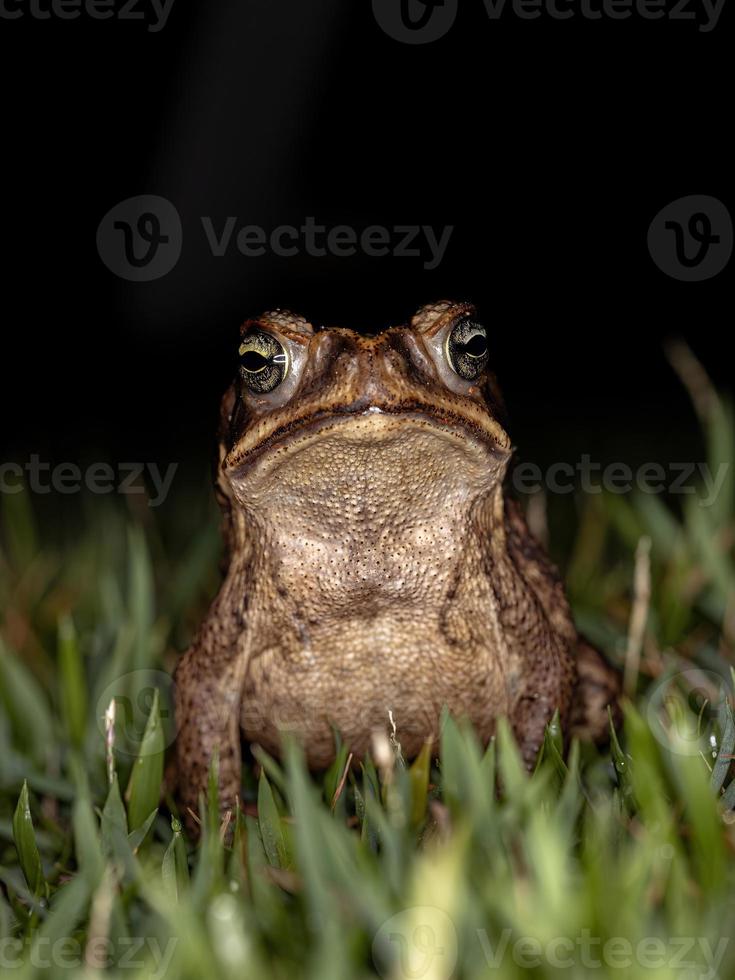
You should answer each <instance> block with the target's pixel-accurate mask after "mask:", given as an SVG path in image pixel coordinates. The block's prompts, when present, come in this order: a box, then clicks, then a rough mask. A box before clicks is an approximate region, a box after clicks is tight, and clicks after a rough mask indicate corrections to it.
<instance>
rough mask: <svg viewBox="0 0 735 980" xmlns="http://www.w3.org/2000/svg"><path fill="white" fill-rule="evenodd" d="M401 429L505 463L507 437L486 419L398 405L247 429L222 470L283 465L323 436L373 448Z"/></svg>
mask: <svg viewBox="0 0 735 980" xmlns="http://www.w3.org/2000/svg"><path fill="white" fill-rule="evenodd" d="M404 429H405V430H406V431H409V430H410V431H412V432H416V430H424V431H425V432H426V433H427V435H428V436H430V437H432V438H433V439H438V440H441V439H443V440H445V441H446V442H448V443H452V444H454V445H455V446H456V445H457V443H464V444H465V445H466V447H467V450H468V451H469V452H471V453H472V454H473V455H478V454H480V455H482V456H485V457H486V459H487V460H488V462H490V461H493V462H495V463H496V464H497V463H498V462H502V461H505V460H507V459H508V458H509V456H510V454H511V445H510V440H509V438H508V435H507V433H506V432H505V430H504V429H503V428H502V427H501V426H500V425H499V424H498V423H497V422H496V421H495V420H494V419H492V418H490V417H478V418H477V419H475V418H471V417H469V416H467V415H465V414H463V413H459V412H456V413H455V412H452V411H449V410H447V409H446V408H444V407H442V408H434V407H432V406H429V405H426V404H413V403H404V404H401V405H391V406H390V407H384V406H376V405H371V406H369V407H368V408H362V407H361V408H359V409H355V410H351V409H345V410H342V411H335V410H332V409H330V410H324V411H318V412H312V413H311V414H309V415H305V416H302V417H296V418H295V419H292V420H289V421H287V422H283V423H282V424H280V425H276V426H275V427H273V428H272V429H271V430H270V431H268V432H265V433H262V432H258V431H257V429H255V430H254V431H248V432H246V433H245V434H244V435H243V436H242V437H241V438H240V439H238V440H237V441H236V442H235V443H234V444H233V446H232V447H231V449H230V450H229V452H228V453H227V455H226V457H225V459H224V461H223V464H222V465H223V468H224V469H225V470H227V471H230V472H232V471H235V472H237V473H238V474H240V475H244V474H245V473H247V472H248V471H249V470H250V469H252V468H253V467H255V466H256V465H257V464H258V463H262V462H263V461H265V460H266V459H272V460H273V461H274V462H275V461H276V460H277V459H279V458H280V460H281V461H285V458H286V457H287V456H288V455H289V454H290V451H295V450H297V449H299V448H301V449H303V448H305V447H306V446H307V445H308V444H309V443H314V442H317V441H319V440H321V439H324V438H327V437H328V436H329V435H334V436H344V437H345V438H349V439H350V440H353V441H355V442H361V443H365V444H370V443H371V442H375V443H376V444H377V443H379V442H381V441H383V440H384V439H395V438H396V436H397V435H399V434H400V432H401V431H402V430H404Z"/></svg>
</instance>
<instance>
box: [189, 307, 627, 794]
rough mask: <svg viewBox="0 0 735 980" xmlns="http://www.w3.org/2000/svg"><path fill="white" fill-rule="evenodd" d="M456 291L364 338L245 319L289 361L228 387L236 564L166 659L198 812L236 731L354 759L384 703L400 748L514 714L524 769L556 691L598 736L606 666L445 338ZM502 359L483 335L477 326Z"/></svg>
mask: <svg viewBox="0 0 735 980" xmlns="http://www.w3.org/2000/svg"><path fill="white" fill-rule="evenodd" d="M468 313H469V314H472V313H473V311H472V308H471V307H470V306H468V305H467V304H455V303H451V302H448V301H447V302H442V303H437V304H434V305H432V306H428V307H424V308H423V309H422V310H421V311H419V312H418V313H417V314H416V315H415V316H414V318H413V319H412V321H411V324H410V325H409V326H403V327H393V328H391V329H389V330H387V331H384V332H382V333H379V334H377V335H375V336H362V335H359V334H357V333H354V332H353V331H350V330H345V329H341V328H329V329H315V328H314V327H313V326H312V325H311V324H309V323H307V322H306V321H305V320H304V319H303V318H301V317H295V316H293V315H292V314H289V313H288V312H285V311H276V312H275V313H269V314H264V315H263V316H262V317H259V318H258V319H257V320H253V321H247V322H246V325H245V326H244V330H251V329H254V328H257V329H263V330H268V331H269V332H271V333H273V334H274V336H276V337H277V338H278V339H279V340H280V341H281V343H282V344H283V345H284V346H285V347H286V349H287V350H288V351H289V354H290V357H291V361H292V367H291V370H290V371H289V372H288V373H287V376H286V378H285V379H284V381H283V383H282V384H281V385H280V386H279V387H278V388H276V389H275V390H274V391H273V392H272V393H269V394H267V395H264V396H255V395H252V394H251V393H250V392H248V390H247V389H245V388H244V387H241V385H240V384H239V383H236V384H235V385H233V387H232V388H231V389H229V390H228V392H227V393H226V394H225V397H224V399H223V402H222V421H221V428H220V446H219V456H218V464H217V480H216V485H217V497H218V500H219V502H220V505H221V506H222V511H223V525H224V535H225V540H226V544H227V549H226V550H227V556H228V565H227V570H226V575H225V578H224V582H223V584H222V588H221V590H220V593H219V595H218V596H217V598H216V599H215V601H214V602H213V604H212V607H211V609H210V611H209V614H208V616H207V618H206V619H205V621H204V623H203V624H202V627H201V629H200V630H199V633H198V634H197V637H196V639H195V641H194V643H193V644H192V646H191V648H190V649H189V650H188V651H187V653H186V654H185V655H184V656H183V657H182V659H181V662H180V664H179V666H178V669H177V672H176V682H177V684H176V690H177V716H178V717H177V720H178V724H179V738H178V743H177V758H178V768H179V793H180V796H181V799H182V802H183V803H184V804H185V806H187V807H190V808H192V809H196V806H197V799H198V796H199V794H200V793H202V792H203V791H204V790H205V788H206V781H207V773H208V769H209V765H210V762H211V759H212V756H213V754H214V753H215V752H217V753H218V755H219V773H220V796H221V801H222V806H223V808H226V807H230V806H232V804H233V802H234V800H235V797H236V795H237V793H238V791H239V787H240V778H241V738H243V737H244V739H245V740H246V741H248V742H250V743H254V742H257V743H259V744H261V745H262V746H264V747H265V748H266V749H267V750H268V751H270V752H274V753H278V751H279V748H280V738H281V733H282V732H283V731H284V730H287V731H293V732H296V733H297V734H298V736H299V737H300V738H301V740H302V742H303V744H304V747H305V751H306V755H307V759H308V762H309V764H310V765H311V766H312V767H314V768H321V767H324V766H327V765H328V764H329V763H330V762H331V761H332V759H333V754H334V736H333V729H332V726H334V727H335V728H337V729H338V730H339V731H340V732H341V734H342V737H343V738H344V739H345V740H346V741H347V742H348V744H349V746H350V748H351V749H352V750H353V752H354V753H355V754H356V755H357V756H358V757H359V756H360V755H361V754H364V753H365V752H366V751H367V749H368V747H369V741H370V737H371V733H372V732H373V731H374V730H375V729H383V730H385V729H386V728H387V727H388V725H389V712H390V713H391V714H392V717H393V719H394V721H395V724H396V733H397V737H398V739H399V741H400V742H401V746H402V749H403V752H404V754H405V755H406V756H407V757H411V756H413V755H415V754H416V753H417V752H418V751H419V750H420V748H421V746H422V744H423V742H424V741H425V739H426V738H427V737H430V736H434V737H436V736H437V734H438V724H439V717H440V713H441V710H442V707H443V706H444V705H447V706H448V707H449V708H450V709H451V710H452V712H453V713H455V714H456V715H466V716H467V717H468V718H470V719H471V720H472V722H473V723H474V725H475V726H476V728H477V730H478V732H479V733H480V736H481V737H482V738H483V739H485V740H487V739H488V738H490V736H491V735H492V733H493V731H494V727H495V722H496V719H497V718H498V717H499V716H500V715H505V716H507V717H508V718H509V719H510V721H511V724H512V725H513V728H514V731H515V733H516V735H517V737H518V739H519V742H520V745H521V749H522V752H523V756H524V759H525V760H526V762H527V763H528V764H529V765H531V764H532V763H533V760H534V758H535V755H536V753H537V750H538V747H539V745H540V743H541V739H542V738H543V731H544V726H545V724H546V722H547V721H548V720H549V719H550V717H551V715H552V714H553V712H554V710H555V709H556V708H558V709H559V711H560V714H561V718H562V723H563V724H564V726H565V728H566V729H567V730H569V729H570V728H574V729H575V730H577V731H579V732H581V733H584V734H585V735H586V736H588V737H592V738H600V737H603V736H604V732H605V728H606V705H607V704H608V703H609V702H611V701H613V702H614V701H615V699H616V696H617V689H618V680H617V675H616V674H615V673H614V672H613V671H612V670H611V669H610V668H609V667H607V665H606V664H605V663H604V661H603V660H602V658H601V657H600V656H599V654H597V653H596V651H594V650H593V649H592V648H591V647H590V646H589V645H588V644H586V643H584V641H581V640H580V639H579V638H578V636H577V633H576V630H575V628H574V625H573V623H572V619H571V616H570V612H569V608H568V605H567V602H566V599H565V596H564V592H563V589H562V586H561V583H560V581H559V579H558V576H557V574H556V572H555V570H554V569H553V567H552V566H551V565H550V563H549V561H548V559H547V558H546V556H545V555H544V553H543V552H542V550H541V549H540V547H539V546H538V544H537V543H536V542H535V541H534V540H533V539H532V538H531V536H530V534H529V531H528V529H527V527H526V524H525V521H524V518H523V516H522V514H521V511H520V509H519V508H518V506H517V505H516V504H515V503H514V502H513V501H511V500H509V499H508V498H507V496H506V493H505V490H504V477H505V475H506V472H507V468H508V465H509V461H510V457H511V443H510V439H509V436H508V434H507V432H506V431H505V428H504V426H503V423H502V399H501V396H500V393H499V390H498V389H497V386H496V384H495V379H494V376H493V375H492V374H491V373H489V372H488V373H487V374H486V375H485V376H483V377H481V378H479V379H478V380H477V381H476V382H474V383H470V382H468V381H465V380H463V379H462V378H460V377H459V376H458V375H456V374H454V372H453V371H452V369H451V367H450V365H449V364H448V363H447V362H446V358H445V353H444V339H445V338H446V335H447V332H448V331H449V330H451V328H452V326H453V324H454V322H456V320H457V317H459V316H461V315H466V314H468ZM489 346H490V351H491V363H490V367H492V336H490V338H489Z"/></svg>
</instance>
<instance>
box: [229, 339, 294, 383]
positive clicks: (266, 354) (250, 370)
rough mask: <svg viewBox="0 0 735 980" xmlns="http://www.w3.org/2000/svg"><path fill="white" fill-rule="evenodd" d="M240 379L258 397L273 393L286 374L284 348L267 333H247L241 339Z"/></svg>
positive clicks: (286, 359)
mask: <svg viewBox="0 0 735 980" xmlns="http://www.w3.org/2000/svg"><path fill="white" fill-rule="evenodd" d="M238 354H239V355H240V377H241V378H242V380H243V383H244V384H245V386H246V387H247V388H249V389H250V391H254V392H256V393H257V394H259V395H262V394H267V392H269V391H273V389H274V388H277V387H278V386H279V384H280V383H281V382H282V381H283V379H284V378H285V377H286V374H287V373H288V354H287V353H286V348H285V347H284V346H283V344H281V343H280V342H279V341H278V340H276V338H275V337H273V336H271V334H269V333H260V332H258V333H249V334H247V335H246V336H245V337H243V338H242V343H241V344H240V349H239V350H238Z"/></svg>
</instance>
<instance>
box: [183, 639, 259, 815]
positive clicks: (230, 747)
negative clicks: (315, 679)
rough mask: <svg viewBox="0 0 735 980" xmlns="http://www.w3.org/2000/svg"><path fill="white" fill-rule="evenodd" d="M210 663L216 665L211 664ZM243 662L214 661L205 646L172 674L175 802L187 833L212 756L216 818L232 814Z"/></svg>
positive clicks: (231, 659) (238, 777)
mask: <svg viewBox="0 0 735 980" xmlns="http://www.w3.org/2000/svg"><path fill="white" fill-rule="evenodd" d="M213 661H214V662H213ZM242 673H243V664H242V658H241V657H238V656H236V655H234V654H233V655H230V656H227V655H223V653H222V651H220V652H219V656H217V655H215V656H213V654H212V652H211V651H210V649H209V648H208V645H207V644H204V645H199V644H196V645H194V646H192V647H191V648H190V649H189V650H188V651H187V652H186V653H185V654H184V656H183V657H182V658H181V660H180V661H179V664H178V666H177V668H176V674H175V684H176V724H177V739H176V762H177V770H178V772H177V778H178V798H179V801H180V803H181V805H182V808H183V810H184V814H183V815H184V818H185V820H186V823H187V826H188V827H189V829H190V830H195V829H196V821H195V820H194V816H193V815H195V814H197V813H198V810H199V799H200V796H201V795H203V796H204V797H205V798H206V793H207V785H208V780H209V773H210V769H211V766H212V761H213V759H214V757H215V755H216V756H217V758H218V767H219V779H218V788H219V804H220V814H222V815H224V814H225V813H226V811H227V810H232V809H233V807H234V806H235V801H236V800H237V798H238V795H239V792H240V780H241V752H240V692H241V689H242Z"/></svg>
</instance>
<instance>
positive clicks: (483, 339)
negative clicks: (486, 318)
mask: <svg viewBox="0 0 735 980" xmlns="http://www.w3.org/2000/svg"><path fill="white" fill-rule="evenodd" d="M488 359H489V354H488V349H487V332H486V330H485V328H484V327H483V325H482V324H481V323H478V322H477V321H476V320H472V319H470V317H462V319H461V320H458V321H457V323H455V324H454V326H453V327H452V329H451V330H450V332H449V335H448V336H447V360H448V361H449V363H450V365H451V367H452V370H453V371H455V372H456V373H457V374H458V375H459V376H460V378H464V379H465V380H466V381H474V380H475V379H476V378H479V376H480V375H481V374H482V372H483V371H484V370H485V368H486V367H487V362H488Z"/></svg>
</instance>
